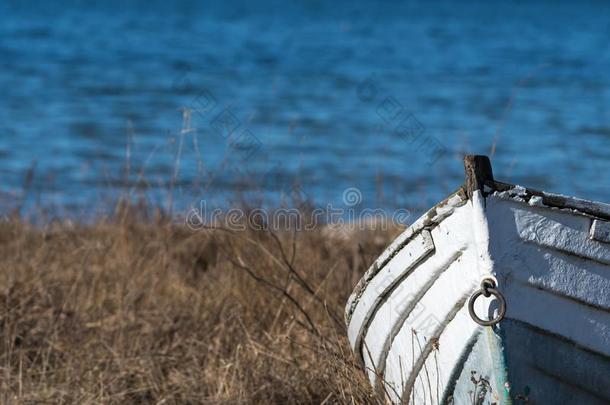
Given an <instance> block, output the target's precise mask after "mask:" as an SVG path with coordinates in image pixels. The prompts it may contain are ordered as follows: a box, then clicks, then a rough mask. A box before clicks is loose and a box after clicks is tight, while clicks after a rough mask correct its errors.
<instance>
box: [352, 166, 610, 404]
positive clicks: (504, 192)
mask: <svg viewBox="0 0 610 405" xmlns="http://www.w3.org/2000/svg"><path fill="white" fill-rule="evenodd" d="M464 161H465V168H466V183H465V185H464V186H463V187H461V188H460V189H458V190H457V192H455V193H454V194H452V195H451V196H449V198H447V199H446V200H445V201H443V202H441V203H440V204H438V205H436V206H435V207H433V208H432V209H431V210H430V211H428V212H427V213H426V214H425V215H423V216H422V217H421V218H419V219H418V220H417V221H416V222H415V223H414V224H413V225H412V226H411V227H409V228H408V229H407V230H406V231H404V232H403V233H402V234H401V235H400V236H399V237H398V238H397V239H396V240H395V241H394V242H392V244H391V245H390V246H389V247H388V248H387V250H385V251H384V252H383V253H382V255H381V256H380V257H379V258H378V259H377V260H376V261H375V262H374V263H373V265H372V266H371V268H370V269H369V270H368V271H367V272H366V274H365V275H364V277H363V278H362V279H361V280H360V282H359V283H358V285H357V286H356V288H355V290H354V292H353V293H352V296H351V297H350V299H349V302H348V304H347V307H346V321H347V325H348V335H349V340H350V343H351V345H352V348H353V350H354V352H355V353H356V356H358V357H359V358H360V360H361V361H362V363H363V365H364V368H365V370H366V372H367V373H368V377H369V379H370V381H371V383H372V384H373V385H374V386H375V387H376V389H377V390H379V392H380V393H381V394H382V395H384V396H385V397H386V398H387V400H388V401H389V402H393V403H410V404H525V403H529V404H559V403H562V404H579V405H580V404H582V405H584V404H587V405H589V404H609V403H610V205H608V204H603V203H597V202H590V201H586V200H582V199H578V198H572V197H565V196H561V195H556V194H550V193H546V192H541V191H536V190H532V189H528V188H524V187H520V186H516V185H510V184H506V183H501V182H498V181H495V180H494V179H493V175H492V170H491V164H490V162H489V159H487V157H485V156H467V157H466V158H465V160H464Z"/></svg>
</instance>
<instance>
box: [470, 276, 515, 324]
mask: <svg viewBox="0 0 610 405" xmlns="http://www.w3.org/2000/svg"><path fill="white" fill-rule="evenodd" d="M481 295H484V296H486V297H489V296H491V295H493V296H494V297H495V298H496V299H497V300H498V301H499V302H500V308H498V316H496V317H495V318H493V319H490V320H488V321H484V320H483V319H481V318H479V317H478V316H477V314H476V313H475V312H474V302H475V301H476V300H477V298H479V296H481ZM468 312H469V313H470V317H471V318H472V320H473V321H475V322H476V323H478V324H479V325H482V326H493V325H495V324H497V323H498V322H500V321H501V320H502V319H504V314H506V300H505V299H504V296H503V295H502V294H501V293H500V292H499V291H498V290H496V283H495V282H494V281H493V280H492V279H485V280H483V281H482V282H481V289H479V290H477V291H475V292H474V294H472V297H470V300H469V301H468Z"/></svg>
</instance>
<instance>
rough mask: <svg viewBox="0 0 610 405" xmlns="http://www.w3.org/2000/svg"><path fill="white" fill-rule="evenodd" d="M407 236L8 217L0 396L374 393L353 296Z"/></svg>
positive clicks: (292, 397) (350, 396) (134, 398)
mask: <svg viewBox="0 0 610 405" xmlns="http://www.w3.org/2000/svg"><path fill="white" fill-rule="evenodd" d="M398 231H399V230H397V229H394V230H389V231H380V230H368V231H354V232H349V233H342V232H329V231H328V229H327V228H323V227H321V228H317V229H314V230H308V231H299V232H293V231H290V230H284V231H274V232H272V231H269V230H257V231H254V230H252V229H248V230H246V231H229V230H224V229H215V230H197V231H194V230H190V229H189V228H187V227H186V226H180V225H175V224H173V225H172V224H170V223H167V222H165V221H155V220H149V221H144V222H143V221H135V220H130V217H129V215H122V216H121V220H106V221H100V222H98V223H96V224H93V225H87V226H79V225H73V224H54V225H50V226H47V227H45V228H34V227H31V226H29V225H27V224H25V223H23V222H20V221H18V220H11V221H5V222H2V223H0V256H1V257H2V260H0V286H1V289H0V314H1V320H0V328H1V329H0V332H1V345H2V346H1V349H0V367H1V371H0V384H1V386H0V392H1V394H0V395H2V396H3V398H2V400H3V402H9V401H11V402H17V403H18V402H22V403H26V402H48V403H62V402H64V403H98V402H108V403H219V404H220V403H227V404H229V403H230V404H236V403H278V404H279V403H346V404H347V403H350V404H351V403H377V399H376V398H375V397H374V396H373V392H372V390H371V389H370V388H369V384H368V383H367V381H366V380H365V377H364V374H363V373H362V372H361V370H360V366H359V365H358V363H357V362H356V361H355V358H354V357H353V356H352V354H351V351H350V349H349V346H348V343H347V339H346V337H345V335H346V333H345V326H344V322H343V307H344V305H345V302H346V300H347V297H348V295H349V293H350V292H351V289H352V287H353V286H354V284H355V283H356V282H357V279H358V278H359V277H360V275H361V274H362V273H363V272H364V271H365V269H366V267H367V266H368V265H369V264H370V263H371V262H372V260H373V259H374V258H375V257H376V256H377V255H378V254H379V253H380V252H381V250H382V249H383V248H384V247H385V246H386V245H387V243H388V242H389V241H390V240H391V239H392V237H393V236H395V235H396V234H397V232H398Z"/></svg>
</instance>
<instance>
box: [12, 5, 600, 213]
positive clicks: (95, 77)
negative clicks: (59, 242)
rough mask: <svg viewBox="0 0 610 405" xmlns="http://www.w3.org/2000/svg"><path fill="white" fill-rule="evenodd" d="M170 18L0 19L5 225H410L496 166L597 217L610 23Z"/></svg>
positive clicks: (572, 18) (414, 12) (26, 8)
mask: <svg viewBox="0 0 610 405" xmlns="http://www.w3.org/2000/svg"><path fill="white" fill-rule="evenodd" d="M49 3H50V2H49ZM166 3H169V2H149V1H147V2H144V1H142V2H121V3H119V2H116V3H115V5H105V6H103V5H97V6H91V5H86V4H85V3H84V2H63V3H62V4H55V5H51V4H33V3H31V4H30V3H28V2H25V3H24V2H2V5H0V66H1V69H0V88H1V90H2V92H1V93H0V176H1V179H2V181H1V182H0V203H1V206H2V210H3V211H8V210H10V209H12V208H14V207H15V206H17V205H25V206H28V207H40V206H44V207H46V208H48V209H49V210H52V211H55V212H58V213H63V214H75V213H81V214H91V213H94V212H96V211H97V210H99V209H103V207H104V206H106V205H108V204H110V203H111V202H112V201H114V199H115V198H116V197H117V196H118V195H121V194H125V193H131V195H132V196H134V198H138V197H139V198H145V199H147V201H148V202H149V203H153V204H161V205H163V206H167V205H169V204H170V203H171V204H173V206H174V207H175V209H180V208H184V207H187V206H189V205H190V204H195V205H197V204H198V201H199V200H201V199H205V200H206V201H209V202H210V204H217V205H222V204H228V203H230V202H231V201H232V200H233V199H235V198H237V197H236V195H237V194H236V190H238V191H240V192H242V193H245V195H246V196H247V197H248V198H255V199H262V201H263V203H265V204H266V203H269V204H272V203H274V202H278V201H281V200H282V199H288V198H290V197H291V196H293V195H294V194H295V193H297V194H298V195H299V196H301V197H305V198H308V199H310V200H312V201H314V202H315V203H316V204H326V203H327V202H330V203H334V204H340V202H341V199H342V193H343V190H345V189H346V188H348V187H355V188H358V189H359V190H360V191H361V192H362V196H363V200H362V205H363V206H369V207H383V208H398V207H400V208H408V209H412V210H414V211H418V210H421V209H424V208H426V206H428V205H431V204H433V203H434V202H436V201H437V200H439V199H440V198H442V197H443V196H444V195H445V194H446V193H447V192H449V191H451V190H452V189H454V188H455V187H456V186H457V185H458V184H460V183H461V182H462V180H463V173H462V166H461V161H460V156H461V155H462V154H463V153H465V152H470V153H485V154H490V153H491V152H492V150H493V152H494V156H493V163H494V170H495V175H496V177H497V178H499V179H502V180H505V181H510V182H516V183H520V184H524V185H528V186H531V187H536V188H541V189H545V190H549V191H555V192H559V193H564V194H572V195H577V196H581V197H584V198H589V199H596V200H604V201H610V187H609V186H608V184H609V175H608V174H609V173H610V159H608V152H609V150H610V149H609V148H610V76H609V74H608V72H610V41H609V40H608V38H610V24H609V22H610V19H609V17H608V16H610V10H609V8H610V6H609V5H608V4H604V3H603V2H599V3H588V2H584V1H581V2H577V3H576V4H572V5H561V4H557V3H556V2H551V1H548V2H535V4H531V3H529V2H513V3H506V4H502V5H500V4H487V3H486V2H482V1H481V2H468V3H466V4H463V5H460V6H457V5H454V4H452V3H449V2H447V3H441V4H436V5H434V6H433V5H430V4H428V2H423V1H422V2H405V3H401V4H390V3H385V2H362V1H354V2H350V3H345V4H341V5H339V4H338V3H331V2H321V1H320V2H318V1H315V2H302V3H297V4H287V2H286V3H281V2H277V3H273V2H269V1H256V2H242V3H230V2H224V3H220V4H216V5H214V6H212V5H207V4H198V2H195V1H192V2H188V1H182V2H172V4H166ZM253 3H254V4H253ZM119 4H120V5H119ZM185 111H186V112H185ZM170 194H171V195H172V197H171V198H170V197H168V196H169V195H170Z"/></svg>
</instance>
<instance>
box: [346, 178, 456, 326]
mask: <svg viewBox="0 0 610 405" xmlns="http://www.w3.org/2000/svg"><path fill="white" fill-rule="evenodd" d="M456 197H458V198H459V201H457V202H455V203H454V205H453V206H452V209H450V210H449V211H448V212H447V213H443V214H439V213H438V210H439V209H440V208H443V207H446V206H448V205H450V204H451V203H452V201H451V200H452V199H454V198H456ZM467 202H468V196H467V195H466V192H465V189H464V186H460V187H459V188H458V189H457V190H456V191H454V192H453V193H451V194H450V195H449V196H448V197H447V198H445V199H444V200H442V201H441V202H439V203H438V204H436V205H434V206H433V207H432V208H430V209H429V210H428V211H426V213H424V214H423V215H422V216H421V217H419V218H418V219H417V221H415V222H414V223H413V224H411V225H410V226H409V227H408V228H407V229H405V230H404V231H403V232H402V233H401V234H400V235H399V236H397V237H396V239H394V240H393V241H392V242H391V243H390V245H389V246H388V247H387V248H386V249H385V250H384V251H383V252H382V253H381V254H380V255H379V256H378V257H377V258H376V259H375V260H374V261H373V264H372V265H371V266H370V267H369V268H368V270H367V271H366V272H365V273H364V275H363V276H362V277H361V278H360V280H358V283H357V284H356V286H355V287H354V289H353V290H352V293H351V294H350V297H349V299H348V301H347V304H346V310H345V323H346V325H347V326H348V327H349V325H350V322H351V317H352V315H353V313H354V311H355V309H356V306H357V305H358V303H359V301H360V298H361V297H362V295H363V294H364V291H365V290H366V288H367V286H368V285H369V283H370V282H371V281H372V280H373V278H375V276H376V275H377V274H378V273H379V272H380V271H381V270H382V269H383V268H385V266H386V265H387V264H388V263H389V262H390V261H391V260H392V259H393V258H394V257H395V256H396V255H397V254H398V253H399V252H400V251H401V250H402V249H403V248H404V247H405V246H407V245H408V244H409V242H411V241H412V240H413V239H415V238H416V237H417V236H418V235H420V234H421V232H422V231H424V230H427V231H431V230H432V229H434V228H435V227H436V226H438V225H439V224H440V223H441V222H442V221H443V220H445V219H446V218H448V217H449V216H451V215H452V214H453V212H454V211H455V208H458V207H461V206H463V205H464V204H466V203H467ZM401 237H402V238H404V240H402V241H400V242H399V243H398V245H397V246H392V244H394V242H396V241H397V240H398V239H400V238H401ZM383 256H387V257H385V258H384V259H383V260H382V261H381V263H380V259H381V258H382V257H383Z"/></svg>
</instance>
